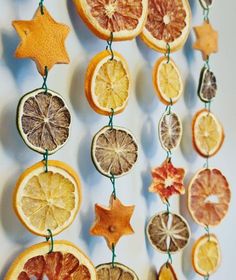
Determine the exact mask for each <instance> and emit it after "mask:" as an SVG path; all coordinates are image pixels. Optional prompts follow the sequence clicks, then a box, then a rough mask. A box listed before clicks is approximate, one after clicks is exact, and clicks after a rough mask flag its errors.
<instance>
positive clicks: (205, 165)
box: [203, 156, 209, 169]
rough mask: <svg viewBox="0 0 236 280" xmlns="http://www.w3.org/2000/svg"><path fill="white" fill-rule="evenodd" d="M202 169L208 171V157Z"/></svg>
mask: <svg viewBox="0 0 236 280" xmlns="http://www.w3.org/2000/svg"><path fill="white" fill-rule="evenodd" d="M203 168H206V169H209V156H207V157H206V162H205V164H204V165H203Z"/></svg>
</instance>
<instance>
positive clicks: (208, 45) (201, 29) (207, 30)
mask: <svg viewBox="0 0 236 280" xmlns="http://www.w3.org/2000/svg"><path fill="white" fill-rule="evenodd" d="M194 32H195V34H196V38H197V40H196V42H195V43H194V45H193V48H194V49H196V50H199V51H201V52H202V57H203V60H207V59H208V58H209V56H210V55H211V54H212V53H216V52H218V32H217V31H216V30H214V29H213V27H212V26H211V24H210V22H209V21H204V23H203V24H202V25H201V26H195V27H194Z"/></svg>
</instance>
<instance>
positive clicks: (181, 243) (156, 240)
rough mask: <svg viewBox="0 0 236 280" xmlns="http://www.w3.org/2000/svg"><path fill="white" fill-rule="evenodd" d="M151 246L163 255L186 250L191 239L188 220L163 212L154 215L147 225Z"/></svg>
mask: <svg viewBox="0 0 236 280" xmlns="http://www.w3.org/2000/svg"><path fill="white" fill-rule="evenodd" d="M146 232H147V236H148V239H149V241H150V243H151V245H152V246H153V247H154V248H155V249H156V250H158V251H160V252H162V253H166V252H168V251H169V252H170V253H176V252H178V251H180V250H182V249H184V248H185V247H186V246H187V244H188V242H189V238H190V228H189V226H188V223H187V222H186V220H185V219H184V218H183V217H182V216H180V215H177V214H174V213H168V212H161V213H158V214H156V215H154V216H153V217H152V218H151V219H150V221H149V223H148V225H147V229H146Z"/></svg>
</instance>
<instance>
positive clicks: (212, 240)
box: [192, 234, 221, 276]
mask: <svg viewBox="0 0 236 280" xmlns="http://www.w3.org/2000/svg"><path fill="white" fill-rule="evenodd" d="M220 260H221V253H220V246H219V242H218V240H217V238H216V236H215V235H214V234H210V235H207V234H206V235H204V236H202V237H201V238H199V239H198V240H197V241H196V243H195V244H194V246H193V250H192V263H193V267H194V270H195V271H196V272H197V273H198V274H200V275H202V276H209V275H211V274H213V273H214V272H216V270H217V269H218V268H219V265H220Z"/></svg>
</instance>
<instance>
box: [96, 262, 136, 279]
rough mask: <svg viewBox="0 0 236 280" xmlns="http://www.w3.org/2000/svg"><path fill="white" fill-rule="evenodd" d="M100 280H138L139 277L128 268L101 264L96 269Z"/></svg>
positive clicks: (121, 265) (116, 264) (120, 265)
mask: <svg viewBox="0 0 236 280" xmlns="http://www.w3.org/2000/svg"><path fill="white" fill-rule="evenodd" d="M96 271H97V278H98V280H138V276H137V275H136V274H135V272H134V271H133V270H131V269H130V268H128V267H127V266H125V265H123V264H120V263H115V264H114V267H113V266H112V263H105V264H101V265H99V266H97V267H96Z"/></svg>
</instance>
